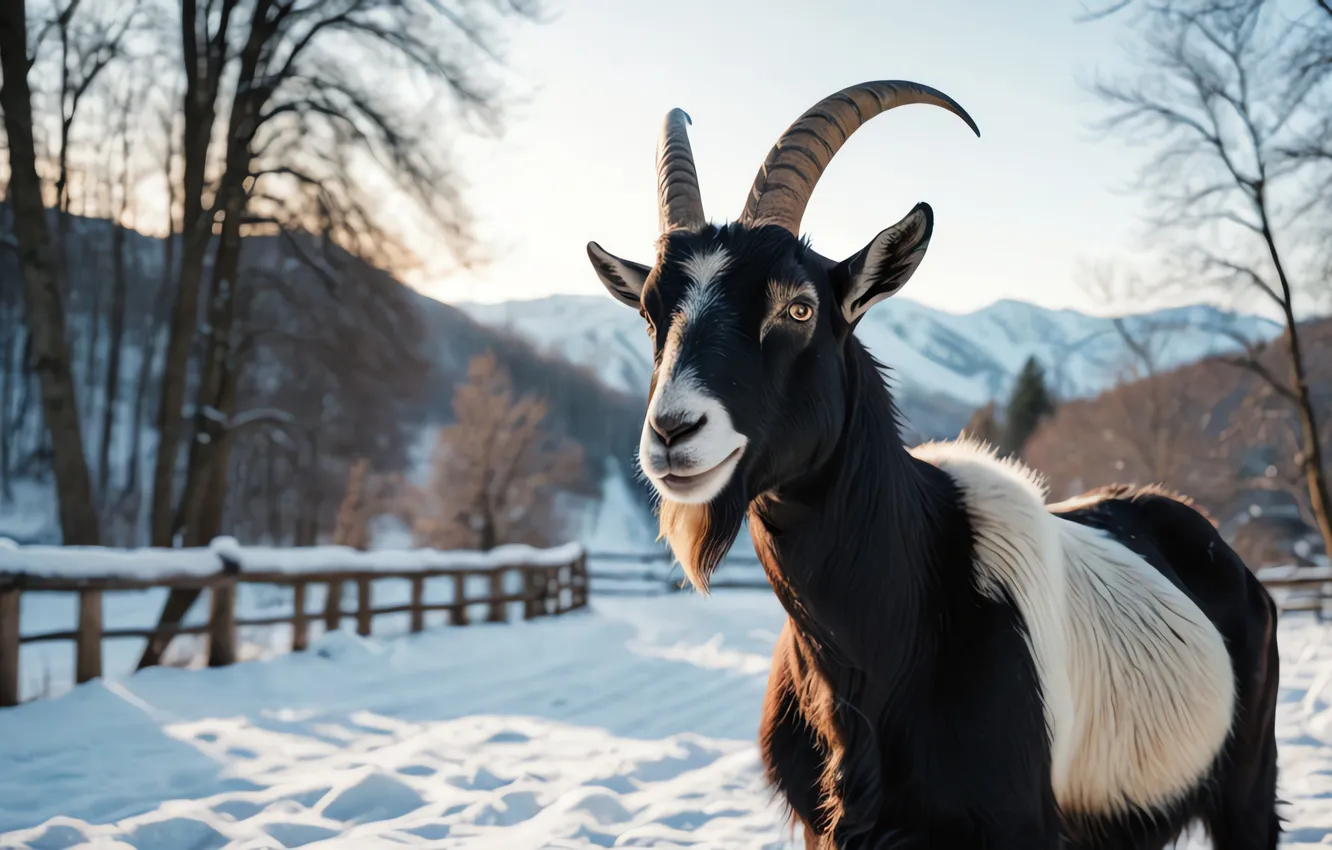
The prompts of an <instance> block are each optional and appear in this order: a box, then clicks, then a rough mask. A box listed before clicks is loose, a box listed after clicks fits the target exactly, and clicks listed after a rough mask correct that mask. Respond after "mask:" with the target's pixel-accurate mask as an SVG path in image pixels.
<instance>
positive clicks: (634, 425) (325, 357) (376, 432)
mask: <svg viewBox="0 0 1332 850" xmlns="http://www.w3.org/2000/svg"><path fill="white" fill-rule="evenodd" d="M4 214H5V210H4V208H3V206H0V231H3V230H4V229H5V220H4ZM116 233H117V228H115V227H113V225H112V224H111V223H110V222H107V221H103V220H99V219H88V218H83V217H79V216H73V217H71V221H70V240H71V243H70V250H69V287H68V290H69V291H68V296H67V299H66V311H67V320H68V326H69V329H70V335H69V338H70V344H71V347H72V351H71V363H72V366H73V370H74V377H75V381H76V385H77V386H78V388H79V392H80V397H79V402H80V408H81V412H82V414H83V415H82V418H83V420H84V433H85V442H86V444H87V445H86V448H87V451H88V454H89V456H90V458H92V459H94V460H95V458H96V457H97V455H98V446H97V443H98V442H99V440H98V438H99V436H100V431H101V415H102V410H103V409H104V407H105V398H104V396H103V389H104V375H105V368H106V366H105V364H106V355H107V348H106V345H107V339H108V337H109V329H108V321H107V319H106V316H107V314H108V304H109V301H110V298H111V295H110V291H111V287H112V283H111V275H112V272H111V268H112V265H111V263H110V261H109V256H110V254H111V247H110V246H111V245H112V243H113V237H114V236H115V235H116ZM119 235H120V238H123V250H124V255H125V276H126V278H125V279H126V294H125V315H126V328H125V335H124V338H123V341H122V347H121V351H122V355H121V356H122V366H121V380H120V382H119V387H120V389H119V392H118V398H117V402H116V405H115V408H114V414H113V418H114V421H115V429H116V431H115V435H114V439H115V440H116V442H115V443H114V444H113V447H112V451H111V458H110V460H111V468H110V474H111V478H112V480H113V482H114V486H115V487H116V488H117V489H119V488H121V487H126V486H134V487H136V488H138V489H139V490H140V491H142V489H143V487H142V483H143V482H145V481H148V480H150V479H151V462H152V450H153V445H154V443H155V437H154V432H153V429H152V422H153V417H154V411H155V405H156V400H157V392H158V390H157V387H156V384H155V382H154V383H153V384H152V385H149V386H148V388H147V392H145V393H142V396H143V403H142V404H139V405H137V408H136V404H135V402H136V398H137V397H138V396H139V395H140V393H139V380H138V379H139V377H140V375H141V374H142V373H143V372H142V370H141V368H140V367H141V365H142V362H143V357H144V355H145V354H146V353H148V352H149V351H150V350H153V349H154V348H155V356H156V357H157V358H159V359H160V357H161V351H162V350H163V347H164V340H165V332H164V331H162V332H160V333H159V334H158V335H157V339H156V340H153V339H152V338H151V336H150V333H149V330H150V328H151V326H152V325H151V321H150V319H151V317H152V316H153V315H154V312H155V311H158V312H163V311H164V309H165V307H164V305H163V303H162V302H161V300H160V298H159V294H158V293H159V287H160V281H161V278H162V267H163V262H164V259H165V255H166V252H165V250H164V248H165V245H164V242H163V240H161V239H155V238H152V237H149V236H145V235H143V234H140V233H137V232H135V231H131V230H120V231H119ZM301 238H302V239H306V237H301ZM282 243H283V238H282V237H278V236H252V237H247V239H246V240H245V247H244V253H243V255H242V273H241V274H242V280H243V281H246V280H249V281H251V283H250V284H247V286H248V289H247V291H248V292H249V293H251V295H250V296H248V297H249V298H250V300H249V301H248V302H247V303H246V306H244V307H243V308H241V309H242V310H243V311H250V312H249V315H250V316H251V318H253V317H254V316H256V315H257V316H258V320H259V323H260V324H262V325H263V327H264V328H265V330H264V331H263V332H262V333H261V334H259V335H258V336H256V337H255V338H254V344H255V345H259V346H267V347H265V348H263V349H262V350H261V351H260V353H259V354H258V355H257V356H258V361H257V363H256V365H254V366H253V367H248V368H247V372H246V374H247V375H248V376H250V378H249V380H248V383H247V384H246V386H245V387H244V388H243V389H242V397H243V403H242V404H241V408H242V409H244V408H246V407H263V408H274V409H277V410H279V411H283V410H286V411H292V412H297V411H299V414H300V416H301V417H302V420H303V421H306V422H308V421H309V419H310V416H311V415H312V414H311V413H310V405H311V403H312V402H311V399H312V398H313V399H314V402H313V404H314V408H315V413H314V414H313V415H314V416H316V417H317V416H319V415H320V414H318V407H319V404H320V402H319V401H318V398H319V395H320V394H321V393H327V392H332V393H334V394H335V397H334V398H332V399H331V402H330V404H331V406H330V407H329V409H330V410H333V411H336V410H340V409H346V408H347V407H348V405H350V406H351V407H353V408H358V407H359V409H354V410H352V411H348V413H350V414H351V416H350V417H348V414H343V415H342V416H341V418H340V419H338V420H335V421H349V419H350V420H355V421H357V422H358V423H361V424H358V425H357V426H356V427H357V428H359V431H360V433H350V432H348V433H345V434H344V435H343V436H346V437H347V438H348V439H350V440H354V442H350V443H349V442H347V441H345V440H343V441H341V442H339V441H338V440H335V439H333V438H326V439H324V440H323V441H322V442H321V443H320V448H319V452H320V454H321V455H323V454H325V453H330V454H329V456H330V457H334V455H333V454H332V453H333V452H341V453H342V454H345V455H347V457H348V458H350V457H352V456H356V455H359V454H361V453H362V452H364V451H370V452H371V457H372V459H373V463H374V464H375V465H376V466H377V467H381V466H382V465H383V464H388V465H389V468H390V469H391V468H392V466H393V465H394V464H398V465H402V466H401V468H402V469H403V471H405V472H407V473H409V474H411V473H413V472H417V471H419V466H420V464H421V463H423V461H424V459H425V449H426V448H427V447H428V445H429V439H428V437H429V434H430V433H431V432H433V430H434V429H435V428H436V427H438V426H440V425H442V424H446V423H448V422H449V421H451V419H452V411H451V401H452V397H453V391H454V388H455V387H456V386H457V384H458V383H459V382H460V381H461V380H462V379H464V378H465V375H466V370H467V364H468V361H469V360H470V359H471V358H472V357H473V356H475V355H477V354H480V353H482V352H483V351H486V350H491V351H493V352H494V353H495V355H496V357H497V358H498V360H499V361H500V362H501V363H502V364H503V365H504V366H505V367H506V368H507V369H508V371H509V372H510V373H511V375H512V377H513V381H514V385H515V389H516V390H517V391H518V392H519V393H529V392H530V393H535V394H537V395H540V396H544V397H545V398H546V399H547V400H548V402H549V412H548V414H547V420H546V422H547V425H548V427H550V428H551V429H552V430H554V431H556V432H558V433H562V434H565V435H567V436H569V437H571V438H573V439H574V440H576V441H578V442H579V443H580V444H581V445H582V446H583V447H584V452H585V456H586V458H587V475H588V479H589V482H590V483H591V485H592V487H593V489H594V491H596V490H599V489H600V485H601V484H602V482H603V480H604V478H605V472H606V470H607V469H608V468H610V467H612V466H614V467H617V468H627V467H628V466H629V465H630V464H631V462H632V458H633V452H634V448H635V447H636V445H637V440H638V433H639V427H640V425H641V416H642V409H641V404H640V403H639V402H638V401H637V400H636V399H635V398H633V397H632V396H629V395H627V394H624V393H621V392H619V391H618V390H615V389H612V388H609V387H607V386H606V385H605V384H604V383H603V382H602V381H601V380H600V379H599V378H598V376H597V375H595V374H594V373H592V372H591V371H589V370H587V369H585V368H584V367H582V366H580V365H578V364H576V363H571V362H569V361H567V360H565V359H563V358H561V357H558V356H549V355H545V354H542V353H540V352H538V351H537V350H536V349H535V348H534V347H533V346H532V345H531V343H530V342H529V341H527V340H525V339H523V338H522V337H520V336H515V335H513V334H510V333H508V332H507V331H505V330H504V329H502V328H496V327H491V326H488V325H485V324H483V323H480V322H477V321H476V320H474V319H472V318H471V317H470V316H468V315H467V313H465V312H464V311H462V310H459V309H457V308H455V307H452V306H450V305H448V304H444V303H441V302H439V301H436V300H434V299H431V298H428V297H426V296H424V295H421V294H420V293H418V292H416V291H415V290H413V289H411V288H409V287H406V286H404V285H402V284H399V283H397V282H396V281H394V280H393V279H392V278H391V277H390V276H389V275H387V274H386V273H384V272H382V271H380V270H377V269H374V268H372V267H370V266H368V265H366V264H365V263H363V262H361V261H360V260H358V259H356V258H355V257H353V256H351V255H349V254H347V253H346V252H344V251H341V250H340V249H338V248H336V247H335V246H332V245H321V246H319V248H318V249H317V250H312V251H311V253H312V254H315V255H316V260H318V261H320V262H324V263H325V264H326V265H329V266H331V267H334V268H336V270H337V277H338V278H339V279H340V280H342V281H343V282H346V281H350V280H360V281H362V282H363V283H362V284H359V285H360V286H361V287H362V288H366V287H370V286H372V287H377V288H378V289H377V292H378V293H379V297H378V298H377V300H378V301H381V302H383V304H384V305H385V306H384V307H383V310H382V312H380V313H377V314H374V315H371V312H370V311H368V310H366V311H364V312H363V310H364V309H365V308H366V306H367V305H366V304H364V303H348V302H346V301H344V300H343V291H342V290H341V289H340V288H339V284H338V283H337V282H336V281H330V282H327V283H326V282H323V281H320V280H318V279H317V276H315V275H314V274H312V273H311V271H310V269H309V268H308V267H307V266H306V265H305V264H303V263H298V262H295V261H293V260H292V258H291V256H290V252H289V251H284V250H283V244H282ZM307 249H308V246H307ZM179 254H180V251H179V243H177V246H176V250H175V256H176V258H177V261H178V259H179ZM17 274H18V270H17V268H16V267H15V265H14V260H13V255H12V253H11V252H3V251H0V285H3V288H4V292H3V293H0V296H3V297H0V396H3V397H2V398H0V428H3V429H4V430H5V434H4V439H2V440H0V449H3V451H0V479H2V480H0V484H3V486H0V536H5V535H6V534H11V535H13V536H16V537H19V538H21V539H24V540H34V541H35V540H50V539H53V537H54V536H55V535H57V534H58V532H57V530H56V527H55V525H54V516H55V512H54V504H53V498H52V496H51V491H50V483H49V476H48V473H49V470H48V468H47V463H48V462H49V461H48V457H49V456H48V454H47V450H46V449H45V448H44V447H43V445H42V443H43V441H44V434H43V430H42V428H41V422H40V414H39V410H38V405H37V402H36V398H37V394H36V392H35V384H34V385H33V386H32V387H31V388H29V389H27V390H25V389H24V388H23V386H22V384H23V382H22V381H21V380H19V374H18V368H19V365H18V364H19V363H21V360H22V356H23V351H22V346H23V341H22V340H23V336H24V335H23V333H22V304H21V302H20V301H19V300H18V289H19V288H18V287H16V286H15V287H10V286H9V285H8V284H7V283H4V282H5V281H9V282H12V281H14V280H16V279H17ZM247 276H248V277H247ZM254 281H259V283H258V284H257V285H255V284H254V283H253V282H254ZM365 281H371V282H372V283H369V284H367V283H364V282H365ZM293 293H295V294H293ZM205 302H206V299H205ZM202 311H203V305H202V304H201V315H200V320H201V321H202V320H203V312H202ZM320 311H328V312H327V313H324V312H320ZM335 314H336V315H335ZM93 315H100V316H102V320H101V321H100V322H99V323H97V324H96V325H94V323H93V322H92V320H91V318H92V316H93ZM326 318H327V320H328V321H329V322H332V321H333V320H335V319H336V321H337V322H338V324H337V325H336V326H334V330H333V331H332V332H330V331H328V330H327V328H321V327H320V326H321V325H322V324H325V319H326ZM372 321H380V322H381V323H383V324H384V325H385V328H386V330H385V331H384V332H383V335H384V336H386V337H389V338H392V337H394V336H395V335H398V334H397V332H398V331H399V330H400V331H401V333H400V336H401V341H402V342H403V344H404V346H406V349H410V350H405V349H404V350H403V351H401V352H396V351H394V350H392V346H384V345H380V346H379V347H378V348H376V349H373V350H367V349H366V346H365V340H361V339H355V338H353V336H352V334H351V333H349V331H352V330H355V329H356V328H357V327H358V326H359V325H361V324H362V323H369V322H372ZM395 322H399V323H401V327H400V328H399V327H398V326H397V325H395V324H394V323H395ZM339 329H340V330H339ZM273 331H276V333H274V332H273ZM284 335H285V336H287V337H289V338H288V339H285V340H279V341H278V342H277V343H274V342H272V341H271V340H272V339H274V338H275V337H282V336H284ZM306 339H309V340H311V341H309V342H302V340H306ZM399 353H400V354H401V355H402V356H403V357H405V358H409V359H410V360H411V361H412V362H408V361H407V360H404V361H403V369H402V371H403V372H404V374H406V373H408V372H410V374H411V375H413V376H417V377H413V378H411V379H409V380H407V381H406V384H408V385H410V386H406V387H404V388H403V389H402V391H399V389H398V388H396V387H395V388H393V389H391V390H390V389H385V390H383V391H381V392H379V393H378V394H375V393H374V392H372V393H371V394H370V396H368V397H369V398H374V399H376V401H374V402H373V405H374V406H373V407H367V406H366V403H365V402H364V401H363V399H365V398H367V396H366V394H365V387H364V383H365V382H366V381H370V382H372V383H373V382H374V381H376V380H379V379H378V378H376V377H375V375H376V374H379V375H382V374H385V366H384V364H383V363H380V364H379V365H378V366H376V367H375V368H376V369H378V370H379V372H377V373H376V372H374V371H373V370H367V371H365V373H364V375H357V374H355V373H356V369H357V367H356V365H355V362H356V360H357V359H363V360H364V359H365V358H367V357H381V358H382V357H390V358H392V357H395V356H398V354H399ZM330 358H343V363H344V365H343V366H342V367H341V368H342V370H343V374H350V375H352V377H353V378H354V379H355V380H357V381H360V382H361V383H362V388H361V390H356V388H355V387H347V386H345V385H344V384H343V383H342V380H341V378H339V377H337V376H333V377H330V374H329V373H330V367H329V366H328V365H327V364H328V363H329V362H330ZM419 361H424V366H425V368H424V371H423V372H422V371H421V369H420V366H419ZM347 364H351V365H347ZM387 370H388V374H393V373H394V372H395V370H394V367H393V366H392V365H391V364H390V365H389V366H388V367H387ZM325 387H327V388H329V389H325ZM372 389H373V388H372ZM191 392H192V391H191ZM338 394H345V397H344V396H339V395H338ZM358 399H361V400H362V401H359V402H358ZM136 416H137V422H136ZM136 433H137V434H138V437H137V438H136V439H133V440H131V439H130V438H131V436H133V435H134V434H136ZM404 438H405V439H406V441H407V454H406V455H404V454H403V452H402V451H399V450H396V449H393V448H392V446H394V445H398V444H400V443H401V441H402V440H403V439H404ZM274 439H278V440H279V441H281V437H280V435H277V436H275V437H274ZM131 443H133V444H135V445H136V449H135V450H133V451H132V450H131V448H130V445H131ZM254 443H255V441H254V440H253V439H247V448H246V452H247V454H246V462H249V458H250V456H251V455H254V454H255V452H254V451H252V449H255V448H256V446H255V445H252V444H254ZM335 446H340V448H335ZM382 447H388V448H384V449H383V450H382V451H381V450H380V449H381V448H382ZM280 448H283V449H284V450H286V448H287V446H286V445H285V443H283V445H282V446H280ZM138 449H141V450H142V451H138ZM374 452H379V454H378V455H377V456H376V455H375V454H374ZM342 454H338V455H336V457H338V458H340V459H339V460H337V461H332V460H329V461H324V462H321V463H319V464H318V465H319V466H321V467H325V468H324V469H322V470H321V472H320V474H321V475H322V476H323V478H324V480H325V481H326V484H324V485H323V486H322V487H321V488H320V489H322V490H323V491H324V492H325V493H326V495H325V497H324V498H325V500H326V501H327V502H328V503H329V504H328V505H325V506H324V507H322V508H321V509H320V514H321V516H322V515H324V514H328V513H329V512H330V511H331V510H332V508H334V507H336V502H337V499H338V498H340V496H341V490H342V487H343V484H344V482H345V476H346V465H345V464H346V459H343V458H342ZM131 457H133V458H134V463H133V464H132V465H133V467H134V469H133V475H131V469H130V465H131V461H130V459H131ZM237 457H240V456H239V455H237ZM258 460H263V458H262V457H259V458H258ZM612 461H613V463H612ZM238 462H239V461H238ZM303 462H304V463H309V462H310V461H308V460H307V461H303ZM94 474H95V471H94ZM277 474H278V480H279V482H280V481H281V477H282V476H283V475H284V474H289V472H288V473H284V472H282V471H281V469H279V472H278V473H277ZM135 477H137V481H138V483H137V484H133V483H132V482H133V481H134V478H135ZM233 489H234V488H233ZM628 492H629V493H630V494H631V495H633V496H634V498H635V499H636V500H637V502H638V507H640V508H645V507H646V505H647V494H646V492H645V491H643V490H642V488H637V487H634V486H631V487H630V488H629V490H628ZM246 499H247V497H245V496H244V495H242V494H240V493H239V492H238V493H237V494H236V495H235V497H234V498H233V501H236V502H238V503H243V502H245V501H246ZM133 512H134V513H137V516H138V519H137V520H130V521H129V522H130V523H131V525H134V526H137V527H140V528H142V527H143V523H144V522H146V516H145V514H144V512H143V511H142V510H140V509H135V510H134V511H133ZM242 527H243V526H242ZM125 533H126V534H132V533H133V532H125ZM242 536H244V534H242ZM134 542H142V540H141V538H140V539H138V540H136V541H134Z"/></svg>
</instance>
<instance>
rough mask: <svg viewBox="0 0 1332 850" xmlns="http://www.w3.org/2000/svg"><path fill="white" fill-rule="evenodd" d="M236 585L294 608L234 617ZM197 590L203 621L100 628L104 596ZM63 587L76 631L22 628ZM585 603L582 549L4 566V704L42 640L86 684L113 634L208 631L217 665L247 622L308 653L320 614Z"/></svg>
mask: <svg viewBox="0 0 1332 850" xmlns="http://www.w3.org/2000/svg"><path fill="white" fill-rule="evenodd" d="M515 574H517V575H518V576H519V577H520V586H521V590H519V591H518V592H513V591H510V590H506V585H507V584H511V583H512V582H510V581H508V579H509V577H510V576H513V575H515ZM442 578H448V579H452V585H453V593H452V599H451V601H449V602H431V603H427V602H426V601H425V585H426V582H427V581H428V580H430V579H442ZM478 578H485V579H487V580H488V581H487V593H486V594H485V595H475V594H474V595H471V596H469V595H468V593H467V582H468V579H478ZM391 580H399V581H400V580H408V581H410V582H411V601H410V602H408V603H407V604H398V605H387V606H380V607H375V605H374V586H375V584H376V583H378V582H381V581H391ZM242 584H263V585H276V586H283V587H290V588H291V589H292V600H293V605H292V611H291V613H289V614H280V615H276V616H268V617H248V618H243V617H238V616H237V613H236V589H237V587H238V586H239V585H242ZM353 584H354V585H355V586H356V600H357V603H356V607H355V608H353V609H351V610H344V608H343V603H342V598H343V592H342V590H343V588H344V587H347V586H349V585H353ZM311 585H325V586H327V600H328V602H327V604H326V605H325V607H324V610H323V611H321V612H319V613H318V614H311V613H310V612H309V611H308V610H307V608H306V599H307V596H308V590H309V588H310V586H311ZM158 588H161V589H165V590H179V589H182V588H183V589H200V590H207V591H208V592H209V613H208V621H207V622H206V623H205V624H203V625H194V626H187V625H184V624H180V623H175V624H159V625H156V626H150V627H146V628H132V629H106V628H104V627H103V622H102V620H103V595H104V594H106V593H115V592H123V591H135V590H152V589H158ZM30 591H41V592H52V591H54V592H66V593H77V594H78V600H79V605H78V622H77V626H76V627H75V628H74V629H73V630H66V631H49V632H40V633H36V634H28V635H25V634H21V633H20V609H21V606H20V599H21V596H22V594H23V593H24V592H30ZM587 599H588V571H587V556H586V554H584V553H580V554H579V555H578V556H577V557H575V558H573V559H572V560H570V561H569V562H568V563H561V564H515V565H499V566H494V567H486V568H480V567H478V568H460V567H449V568H439V567H436V568H422V569H396V570H370V569H336V570H318V571H308V572H296V573H284V572H275V571H254V572H246V571H244V570H242V569H240V567H239V565H238V564H236V563H234V562H228V561H226V560H225V559H224V560H223V567H222V569H220V570H219V571H218V572H216V573H208V574H203V575H195V574H186V575H165V576H160V577H153V578H146V577H134V576H120V575H93V576H61V575H56V574H34V573H25V572H0V707H3V706H12V705H17V704H18V702H19V697H20V693H19V684H20V681H21V680H20V677H19V656H20V652H19V649H20V647H21V646H22V645H24V644H29V643H40V642H48V641H73V642H74V653H75V681H76V682H78V683H83V682H87V681H91V680H92V679H96V678H98V677H100V676H101V675H102V642H103V641H106V640H114V639H118V638H152V637H154V636H158V635H162V636H166V637H176V636H178V635H206V636H207V638H208V664H209V666H211V667H222V666H226V665H229V664H233V663H235V661H236V656H237V652H236V651H237V641H236V632H237V629H239V628H242V627H252V626H279V625H290V626H291V629H292V636H291V649H292V651H293V652H300V651H302V650H304V649H305V648H306V647H307V646H308V643H309V628H310V622H311V620H314V621H316V622H317V621H318V620H321V619H322V620H323V623H324V628H325V630H326V631H335V630H337V629H338V628H339V627H340V626H341V623H342V620H343V619H344V618H348V619H352V618H354V619H355V621H356V632H357V634H359V635H362V636H365V637H368V636H369V635H370V634H371V633H372V628H373V622H374V618H375V617H378V616H382V615H388V614H409V615H410V630H411V631H412V632H420V631H423V630H424V629H425V615H426V613H427V612H432V611H446V612H448V623H449V625H451V626H465V625H467V624H468V623H469V614H468V610H469V608H471V607H473V606H485V608H486V616H485V622H489V623H503V622H506V621H507V620H508V619H509V606H510V605H513V604H515V603H521V604H522V606H523V619H525V620H531V619H535V618H537V617H545V616H555V615H559V614H564V613H566V612H568V611H573V610H575V609H578V608H583V607H585V606H586V605H587Z"/></svg>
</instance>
